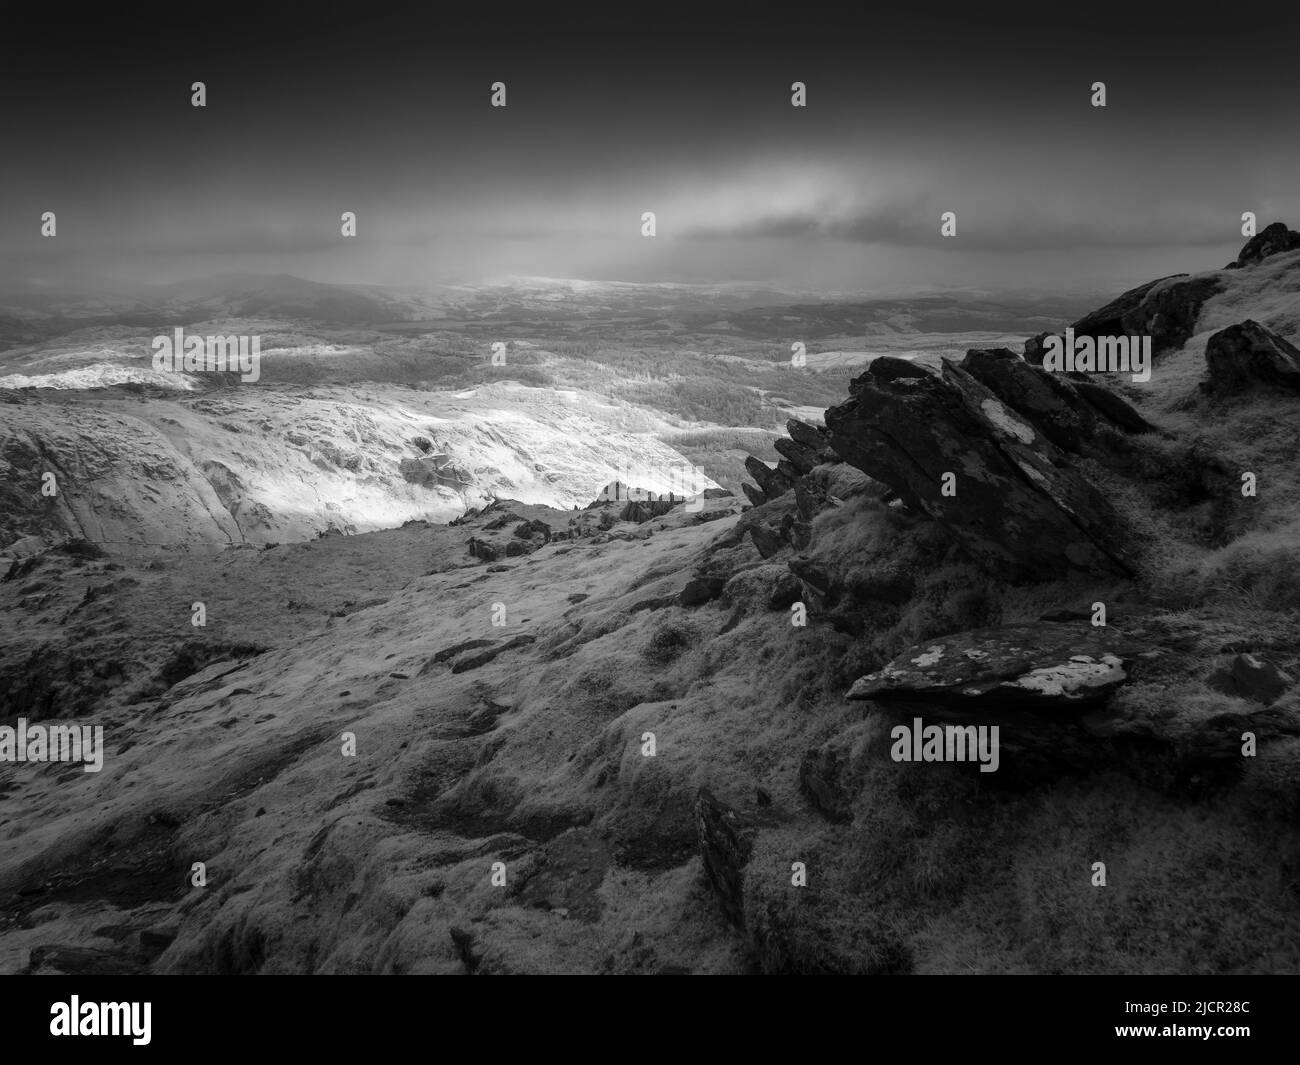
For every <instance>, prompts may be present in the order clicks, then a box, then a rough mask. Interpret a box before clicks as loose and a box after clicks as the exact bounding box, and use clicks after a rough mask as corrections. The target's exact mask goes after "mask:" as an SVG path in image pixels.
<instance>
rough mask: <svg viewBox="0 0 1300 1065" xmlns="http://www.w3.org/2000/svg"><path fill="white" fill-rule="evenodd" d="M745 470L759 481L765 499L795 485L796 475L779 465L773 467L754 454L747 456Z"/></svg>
mask: <svg viewBox="0 0 1300 1065" xmlns="http://www.w3.org/2000/svg"><path fill="white" fill-rule="evenodd" d="M745 471H746V472H747V473H748V474H749V475H750V476H751V477H752V478H754V480H755V481H757V482H758V487H759V488H761V489H762V490H763V496H764V498H765V499H775V498H776V497H777V496H781V495H784V494H785V493H786V492H788V491H790V489H791V488H793V487H794V481H795V479H794V477H792V476H790V475H789V474H788V473H787V472H786V471H785V470H782V469H780V467H779V465H778V468H776V469H773V468H772V467H771V466H769V465H768V464H767V463H766V462H764V461H762V459H756V458H755V457H754V456H753V455H749V456H746V458H745Z"/></svg>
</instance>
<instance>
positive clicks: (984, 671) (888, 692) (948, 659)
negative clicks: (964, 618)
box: [849, 622, 1156, 709]
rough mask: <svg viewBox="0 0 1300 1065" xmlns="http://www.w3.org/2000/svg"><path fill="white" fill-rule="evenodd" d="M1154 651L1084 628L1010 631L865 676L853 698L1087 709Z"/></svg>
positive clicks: (952, 639)
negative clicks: (1136, 663) (1141, 657)
mask: <svg viewBox="0 0 1300 1065" xmlns="http://www.w3.org/2000/svg"><path fill="white" fill-rule="evenodd" d="M1153 653H1156V652H1155V649H1154V648H1153V647H1151V646H1150V645H1147V644H1143V643H1141V642H1139V641H1136V640H1133V639H1131V638H1129V637H1126V636H1124V635H1122V634H1120V633H1116V632H1114V631H1112V630H1110V629H1106V628H1093V627H1092V626H1091V625H1085V624H1066V625H1061V624H1052V623H1046V622H1039V623H1037V624H1033V625H1010V626H1003V627H1000V628H990V629H974V630H971V631H968V632H960V633H957V634H955V635H952V636H945V637H943V638H941V639H937V640H931V641H928V642H926V643H923V644H917V645H916V646H915V647H912V648H910V649H909V650H907V651H905V652H903V654H901V655H899V656H898V657H897V658H895V659H894V660H893V661H892V662H890V663H889V664H888V665H886V666H885V667H884V669H881V670H878V671H877V672H875V673H869V674H867V675H866V676H865V677H861V678H859V679H858V681H857V682H856V683H855V684H854V685H853V687H852V688H851V689H850V690H849V698H850V699H880V700H883V699H898V698H910V699H923V700H929V701H931V702H939V703H942V704H944V705H947V706H950V707H956V706H960V705H961V704H963V703H970V704H971V705H972V709H974V708H975V706H976V705H978V706H986V705H987V704H988V703H990V702H997V703H1002V704H1006V705H1008V706H1017V707H1019V706H1025V705H1037V706H1042V707H1049V708H1053V707H1059V708H1062V709H1064V708H1069V707H1076V706H1079V707H1086V706H1091V705H1095V704H1096V703H1099V702H1101V701H1103V700H1104V699H1105V698H1106V697H1107V696H1108V695H1110V693H1111V692H1113V691H1114V690H1115V689H1116V688H1118V687H1119V686H1120V685H1121V684H1123V683H1125V682H1126V681H1127V680H1128V679H1129V677H1130V676H1131V673H1132V668H1133V665H1134V663H1135V662H1136V661H1137V660H1138V659H1139V657H1140V656H1142V655H1143V654H1153Z"/></svg>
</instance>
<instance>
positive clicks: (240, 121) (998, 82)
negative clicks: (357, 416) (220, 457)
mask: <svg viewBox="0 0 1300 1065" xmlns="http://www.w3.org/2000/svg"><path fill="white" fill-rule="evenodd" d="M407 6H413V5H407ZM514 6H515V5H513V4H511V5H508V6H503V7H500V8H498V9H496V10H492V9H491V8H490V7H489V4H488V3H487V2H486V0H485V2H483V3H476V4H474V5H466V7H473V8H474V9H475V10H477V11H478V12H479V14H478V15H477V16H476V17H475V16H471V15H462V16H460V17H459V19H458V18H456V17H453V16H450V15H448V14H446V13H445V12H444V11H443V9H442V8H441V7H440V5H434V4H430V5H427V11H426V13H425V14H424V15H422V16H420V17H418V18H415V17H413V16H412V15H410V14H409V13H399V12H396V11H395V12H393V13H388V12H385V10H384V8H385V5H384V4H382V3H367V4H365V5H358V7H360V8H361V9H362V10H360V11H353V12H348V11H346V10H343V9H341V8H337V7H332V6H331V5H329V4H326V3H321V4H316V5H309V6H305V7H302V8H298V9H297V10H296V11H295V12H294V13H292V14H269V13H268V7H269V5H262V8H261V9H251V10H250V12H249V13H247V14H245V13H242V12H240V11H238V10H237V9H235V8H233V7H230V6H228V5H224V4H223V5H203V7H204V9H205V10H204V11H202V12H200V13H197V14H196V13H195V12H193V11H192V10H189V9H188V8H187V6H182V5H175V6H174V8H173V12H172V14H170V15H165V16H163V17H162V18H160V17H158V16H151V15H145V14H132V13H129V11H128V9H127V8H126V7H114V8H105V9H103V10H101V11H99V12H90V13H86V14H84V15H83V14H78V15H77V16H75V19H82V20H83V21H80V22H77V21H74V16H69V15H58V16H57V17H56V16H54V15H40V14H33V13H32V10H31V9H30V8H28V7H27V6H26V5H24V6H22V7H20V6H17V5H11V4H6V5H5V6H4V12H3V17H4V20H5V23H6V34H5V37H4V40H3V42H0V89H2V91H0V280H2V281H4V282H12V281H15V280H25V281H31V280H46V281H48V282H50V283H55V284H64V283H69V282H70V280H72V279H74V278H75V277H76V276H77V275H98V274H103V275H109V276H116V277H121V278H130V279H143V280H171V279H177V278H184V277H197V276H202V275H206V274H212V273H217V272H221V271H229V270H239V271H258V272H268V273H292V274H297V275H299V276H302V277H308V278H313V279H316V280H323V281H356V282H372V283H380V284H400V285H410V286H419V285H421V284H425V283H432V282H439V281H447V280H473V279H478V278H484V277H497V276H502V275H519V274H523V275H547V276H554V277H581V278H592V279H622V280H675V281H737V280H738V281H761V282H765V283H771V284H777V285H782V286H787V287H792V288H799V289H815V290H823V291H844V292H861V293H872V292H890V293H898V292H907V291H919V290H926V289H932V288H945V287H958V288H975V289H1000V288H1026V287H1033V288H1037V289H1054V290H1061V291H1082V290H1088V291H1092V290H1096V289H1098V288H1100V289H1106V288H1111V287H1114V286H1115V285H1116V284H1120V283H1128V282H1136V281H1141V280H1146V279H1148V278H1151V277H1155V276H1159V275H1161V274H1164V273H1170V272H1174V271H1182V270H1197V269H1204V268H1210V267H1217V266H1221V265H1223V263H1225V262H1227V261H1228V260H1229V259H1231V258H1232V257H1233V255H1235V253H1236V250H1237V248H1238V247H1239V246H1240V245H1241V243H1242V242H1243V238H1242V237H1241V235H1240V226H1241V222H1240V216H1241V214H1242V212H1243V211H1246V210H1253V211H1255V212H1257V214H1258V215H1259V219H1260V225H1261V226H1262V225H1264V224H1266V223H1267V222H1269V221H1273V220H1275V219H1282V220H1285V221H1287V222H1289V223H1291V224H1292V225H1293V226H1297V225H1300V182H1298V181H1297V175H1298V174H1300V137H1297V136H1296V130H1295V124H1296V116H1297V114H1300V64H1296V63H1294V62H1291V61H1290V60H1287V59H1284V58H1283V57H1282V55H1281V54H1279V53H1277V52H1275V50H1274V48H1273V45H1274V43H1275V42H1280V41H1293V40H1294V39H1295V36H1296V30H1297V29H1298V28H1300V15H1297V10H1300V7H1298V6H1297V5H1294V4H1291V5H1286V7H1285V8H1284V7H1283V5H1280V4H1271V5H1269V7H1270V8H1272V9H1273V10H1272V11H1271V12H1269V11H1268V8H1264V7H1260V8H1259V9H1258V10H1256V9H1253V8H1252V7H1251V6H1250V4H1249V3H1239V4H1234V5H1233V7H1232V8H1231V10H1230V11H1229V10H1225V11H1223V12H1221V13H1220V14H1219V15H1216V16H1215V17H1214V18H1210V17H1209V16H1208V15H1207V16H1205V17H1204V18H1203V19H1198V17H1197V16H1196V15H1195V13H1194V11H1193V10H1192V9H1191V8H1183V9H1180V10H1179V11H1178V13H1177V14H1176V15H1171V14H1169V13H1168V12H1167V11H1166V13H1163V14H1161V13H1158V12H1156V13H1146V14H1144V13H1142V12H1140V11H1138V10H1136V9H1133V8H1129V9H1128V10H1125V9H1123V8H1119V9H1117V10H1116V12H1114V13H1111V12H1108V11H1106V10H1104V8H1103V7H1102V6H1100V5H1097V4H1088V5H1070V7H1071V10H1070V11H1069V12H1068V13H1063V12H1053V11H1052V7H1053V5H1046V4H1041V3H1040V4H1037V5H1034V7H1032V8H1028V9H1026V11H1024V12H1016V11H1012V10H1010V9H1007V8H1005V7H1004V8H1003V9H1002V10H1001V11H1000V12H999V11H996V10H995V9H994V8H993V7H991V6H989V5H980V4H965V5H962V6H961V7H960V8H955V9H954V13H953V14H950V15H943V14H941V13H935V14H932V15H930V16H923V15H911V14H908V15H897V16H890V15H885V14H881V13H879V12H878V11H875V10H872V9H873V8H874V7H875V5H873V4H861V5H855V8H857V10H856V11H855V12H849V11H847V10H846V11H844V12H839V13H820V14H819V13H817V12H816V10H815V9H813V8H808V7H806V6H805V5H803V4H800V3H793V2H792V3H790V4H788V5H785V6H784V7H781V8H771V9H765V8H762V7H760V6H757V5H755V4H746V5H744V6H740V7H737V8H734V9H732V10H730V11H723V10H721V9H718V10H715V11H714V12H713V13H711V14H709V15H707V16H706V15H703V14H701V12H702V11H704V10H705V8H704V6H703V5H702V4H699V3H696V4H693V5H689V6H684V7H681V8H670V7H665V6H662V5H660V6H657V7H656V6H647V5H640V4H631V3H626V4H613V3H610V4H606V5H604V7H603V9H602V11H601V13H600V14H598V15H593V14H584V13H582V11H581V9H579V8H573V7H570V6H568V5H554V4H548V5H531V7H530V9H529V10H528V12H527V13H526V14H514V12H513V10H512V9H513V7H514ZM907 6H908V7H909V8H913V7H917V8H919V5H916V4H909V5H907ZM1075 9H1077V10H1075ZM958 12H960V13H958ZM472 18H474V19H475V20H474V21H471V19H472ZM164 19H165V21H164ZM200 80H201V81H204V82H206V85H207V94H208V106H207V107H206V108H204V109H196V108H193V107H191V106H190V85H191V83H192V82H194V81H200ZM497 80H500V81H504V82H505V83H506V85H507V94H508V96H507V99H508V106H507V107H506V108H505V109H494V108H492V107H491V106H489V99H490V85H491V83H492V82H494V81H497ZM795 80H800V81H804V82H806V84H807V93H808V106H807V107H806V108H803V109H796V108H793V107H791V106H790V86H791V82H793V81H795ZM1094 81H1104V82H1105V83H1106V90H1107V103H1108V106H1107V107H1106V108H1104V109H1101V108H1094V107H1092V106H1091V105H1090V96H1091V85H1092V83H1093V82H1094ZM43 211H55V212H56V214H57V218H58V235H57V237H55V238H54V239H42V238H41V236H40V216H41V213H42V212H43ZM343 211H355V212H356V213H357V216H358V229H359V234H358V236H357V237H356V238H355V239H345V238H343V237H342V236H341V235H340V232H339V227H340V221H339V216H340V214H341V213H342V212H343ZM643 211H654V212H656V214H657V218H658V235H657V236H656V237H655V238H653V239H646V238H644V237H642V236H641V235H640V226H641V222H640V219H641V214H642V212H643ZM944 211H954V212H956V214H957V231H958V232H957V236H956V237H955V238H951V239H944V238H942V237H941V236H940V215H941V213H942V212H944Z"/></svg>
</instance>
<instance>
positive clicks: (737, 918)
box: [695, 788, 753, 928]
mask: <svg viewBox="0 0 1300 1065" xmlns="http://www.w3.org/2000/svg"><path fill="white" fill-rule="evenodd" d="M695 827H696V832H697V834H698V836H699V841H700V857H701V858H702V859H703V862H704V873H705V876H706V877H707V878H708V881H709V884H710V885H711V886H712V887H713V890H714V892H715V893H716V894H717V896H718V901H719V903H720V904H721V905H722V912H723V914H724V915H725V916H726V918H727V920H728V921H729V922H730V923H731V924H732V925H734V926H735V927H736V928H744V927H745V906H744V870H745V863H746V862H748V861H749V857H750V854H751V853H752V851H753V834H752V829H750V828H749V827H748V826H746V825H745V824H744V822H743V821H742V820H741V818H740V815H739V814H738V813H737V812H736V811H735V810H734V809H732V808H731V807H730V806H727V805H726V804H725V803H721V802H719V801H718V800H717V799H716V798H715V797H714V795H713V793H712V792H711V791H709V789H708V788H701V789H700V790H699V792H698V793H697V795H696V797H695Z"/></svg>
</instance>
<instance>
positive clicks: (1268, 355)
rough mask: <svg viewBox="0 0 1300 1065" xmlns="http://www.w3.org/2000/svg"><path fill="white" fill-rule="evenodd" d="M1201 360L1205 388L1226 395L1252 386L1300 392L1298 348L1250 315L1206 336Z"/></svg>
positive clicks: (1299, 352)
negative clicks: (1206, 339)
mask: <svg viewBox="0 0 1300 1065" xmlns="http://www.w3.org/2000/svg"><path fill="white" fill-rule="evenodd" d="M1205 364H1206V366H1207V367H1208V369H1209V372H1210V375H1209V379H1208V380H1207V381H1206V382H1205V387H1206V391H1209V392H1218V393H1222V394H1226V395H1230V394H1232V393H1236V392H1243V391H1245V390H1247V389H1249V388H1253V387H1264V388H1277V389H1282V390H1285V391H1287V392H1300V350H1298V349H1297V348H1296V347H1295V346H1294V345H1293V344H1291V343H1289V342H1288V341H1287V340H1285V339H1283V338H1282V337H1280V336H1278V335H1277V334H1276V333H1274V332H1273V331H1272V330H1271V329H1267V328H1265V327H1264V326H1262V325H1260V324H1259V323H1258V322H1254V321H1251V320H1250V319H1247V320H1246V321H1244V322H1241V323H1239V324H1237V325H1230V326H1228V328H1227V329H1222V330H1220V331H1219V332H1217V333H1215V334H1214V335H1213V336H1212V337H1210V339H1209V342H1208V343H1207V344H1206V345H1205Z"/></svg>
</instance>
